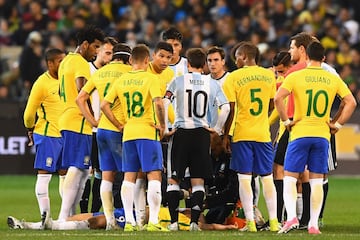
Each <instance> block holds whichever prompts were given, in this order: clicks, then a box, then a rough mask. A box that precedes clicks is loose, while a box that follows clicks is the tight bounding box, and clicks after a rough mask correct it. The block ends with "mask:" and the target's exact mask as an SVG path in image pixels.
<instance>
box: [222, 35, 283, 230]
mask: <svg viewBox="0 0 360 240" xmlns="http://www.w3.org/2000/svg"><path fill="white" fill-rule="evenodd" d="M257 53H258V49H257V47H256V46H255V45H254V44H252V43H250V42H244V43H243V44H241V45H240V46H239V47H238V49H237V50H236V53H235V56H236V59H237V61H239V63H240V62H243V63H242V65H243V67H242V68H240V69H238V70H235V71H233V72H232V73H230V74H229V76H228V77H227V79H226V80H225V83H224V85H223V89H224V92H225V94H226V96H227V97H228V100H229V102H230V109H231V110H230V115H229V119H228V120H227V122H226V128H225V137H224V143H225V144H226V146H227V147H228V148H229V139H228V138H227V137H226V135H227V134H228V132H229V128H230V124H231V123H232V120H233V115H234V105H235V104H236V105H237V112H236V119H235V129H234V134H233V138H232V143H231V152H232V159H231V162H230V168H231V169H233V170H234V171H236V172H237V173H238V179H239V185H240V186H239V195H240V199H241V202H242V205H243V208H244V211H245V216H246V220H247V226H246V227H247V231H250V232H256V231H257V229H256V226H255V222H254V212H253V191H252V188H251V178H252V174H257V175H260V176H261V181H262V185H263V190H264V191H263V192H264V198H265V201H266V205H267V209H268V212H269V223H270V231H278V221H277V217H276V190H275V186H274V182H273V176H272V165H273V164H272V163H273V154H272V152H273V149H272V144H271V139H270V131H269V120H268V112H269V111H271V110H272V99H273V97H274V95H275V91H276V86H275V75H274V73H273V72H272V71H271V70H269V69H265V68H263V67H260V66H257V64H256V56H257Z"/></svg>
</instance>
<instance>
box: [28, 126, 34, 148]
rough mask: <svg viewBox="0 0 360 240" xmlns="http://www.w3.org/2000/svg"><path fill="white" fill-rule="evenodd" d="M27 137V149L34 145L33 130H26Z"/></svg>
mask: <svg viewBox="0 0 360 240" xmlns="http://www.w3.org/2000/svg"><path fill="white" fill-rule="evenodd" d="M27 136H28V138H29V142H28V147H32V146H33V145H34V137H33V130H32V129H31V130H30V129H28V132H27Z"/></svg>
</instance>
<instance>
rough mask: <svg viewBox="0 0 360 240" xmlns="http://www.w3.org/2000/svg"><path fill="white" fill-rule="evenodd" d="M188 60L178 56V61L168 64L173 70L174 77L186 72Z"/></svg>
mask: <svg viewBox="0 0 360 240" xmlns="http://www.w3.org/2000/svg"><path fill="white" fill-rule="evenodd" d="M187 64H188V61H187V59H186V58H184V57H180V61H178V62H177V63H175V64H170V65H169V67H170V68H171V69H172V70H173V71H174V77H179V76H182V75H184V74H185V73H188V72H189V71H188V67H187Z"/></svg>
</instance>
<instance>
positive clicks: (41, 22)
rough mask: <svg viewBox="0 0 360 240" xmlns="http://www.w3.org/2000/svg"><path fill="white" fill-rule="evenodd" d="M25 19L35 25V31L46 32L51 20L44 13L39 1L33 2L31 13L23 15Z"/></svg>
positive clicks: (31, 3)
mask: <svg viewBox="0 0 360 240" xmlns="http://www.w3.org/2000/svg"><path fill="white" fill-rule="evenodd" d="M22 17H23V19H26V20H28V21H32V22H33V23H34V28H33V30H36V31H40V32H41V31H44V30H45V29H46V26H47V23H48V21H49V18H48V16H47V15H44V14H43V12H42V6H41V2H40V1H39V0H35V1H31V2H30V5H29V11H28V12H25V13H24V14H23V15H22Z"/></svg>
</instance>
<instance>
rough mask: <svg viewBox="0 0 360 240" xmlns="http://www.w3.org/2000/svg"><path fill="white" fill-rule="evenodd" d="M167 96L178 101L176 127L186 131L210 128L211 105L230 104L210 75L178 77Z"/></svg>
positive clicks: (194, 74)
mask: <svg viewBox="0 0 360 240" xmlns="http://www.w3.org/2000/svg"><path fill="white" fill-rule="evenodd" d="M167 95H168V96H169V95H173V96H174V98H175V99H176V108H175V116H176V117H175V123H174V126H175V127H176V128H184V129H192V128H198V127H209V126H210V122H209V120H208V119H209V117H208V114H210V112H209V107H210V104H212V103H214V102H218V103H219V106H221V105H223V104H225V103H227V102H228V101H227V99H226V97H225V95H224V93H223V92H222V90H221V87H220V86H219V85H218V84H217V83H216V82H215V81H211V80H210V77H209V76H208V75H202V74H200V73H187V74H185V75H183V76H179V77H176V78H175V79H174V80H173V81H172V82H171V83H170V85H169V87H168V89H167Z"/></svg>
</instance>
